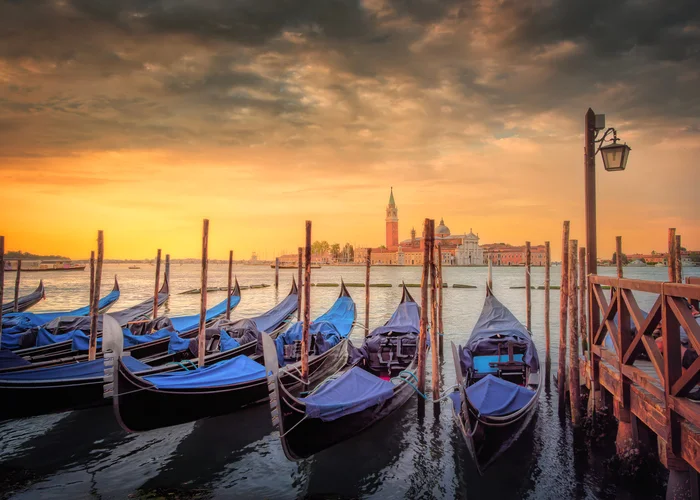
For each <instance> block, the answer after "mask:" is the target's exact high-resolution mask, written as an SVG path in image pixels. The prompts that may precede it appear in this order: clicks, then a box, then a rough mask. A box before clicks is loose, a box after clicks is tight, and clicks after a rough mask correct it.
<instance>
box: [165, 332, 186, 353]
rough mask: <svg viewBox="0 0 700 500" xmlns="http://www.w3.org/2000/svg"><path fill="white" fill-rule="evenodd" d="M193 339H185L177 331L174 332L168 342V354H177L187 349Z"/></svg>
mask: <svg viewBox="0 0 700 500" xmlns="http://www.w3.org/2000/svg"><path fill="white" fill-rule="evenodd" d="M190 340H191V339H183V338H182V337H180V336H179V335H178V334H177V332H172V334H171V335H170V342H169V343H168V354H175V353H176V352H182V351H185V350H187V348H188V347H189V346H190Z"/></svg>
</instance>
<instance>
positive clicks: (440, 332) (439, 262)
mask: <svg viewBox="0 0 700 500" xmlns="http://www.w3.org/2000/svg"><path fill="white" fill-rule="evenodd" d="M437 265H438V268H437V279H438V281H437V284H438V327H437V328H438V335H439V342H440V358H442V344H443V338H444V333H445V331H444V330H443V327H442V243H438V244H437Z"/></svg>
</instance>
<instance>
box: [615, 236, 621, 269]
mask: <svg viewBox="0 0 700 500" xmlns="http://www.w3.org/2000/svg"><path fill="white" fill-rule="evenodd" d="M615 265H616V267H617V277H618V278H622V236H615Z"/></svg>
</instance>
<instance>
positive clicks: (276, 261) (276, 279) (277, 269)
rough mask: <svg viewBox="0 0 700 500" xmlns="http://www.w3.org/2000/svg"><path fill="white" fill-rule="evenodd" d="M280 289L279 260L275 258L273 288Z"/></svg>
mask: <svg viewBox="0 0 700 500" xmlns="http://www.w3.org/2000/svg"><path fill="white" fill-rule="evenodd" d="M279 287H280V258H279V257H275V288H279Z"/></svg>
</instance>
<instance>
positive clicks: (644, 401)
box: [630, 385, 668, 441]
mask: <svg viewBox="0 0 700 500" xmlns="http://www.w3.org/2000/svg"><path fill="white" fill-rule="evenodd" d="M630 410H631V411H632V413H634V414H635V415H636V416H637V418H639V420H641V421H642V422H644V425H646V426H647V427H649V428H650V429H651V430H652V431H653V432H654V433H655V434H656V435H657V436H659V438H661V439H663V440H664V441H665V440H666V439H668V436H667V430H668V418H667V417H666V408H665V405H664V400H663V398H657V397H655V396H654V395H653V394H651V393H650V392H648V391H646V390H645V389H644V388H642V387H639V386H634V385H633V386H632V387H631V389H630Z"/></svg>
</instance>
